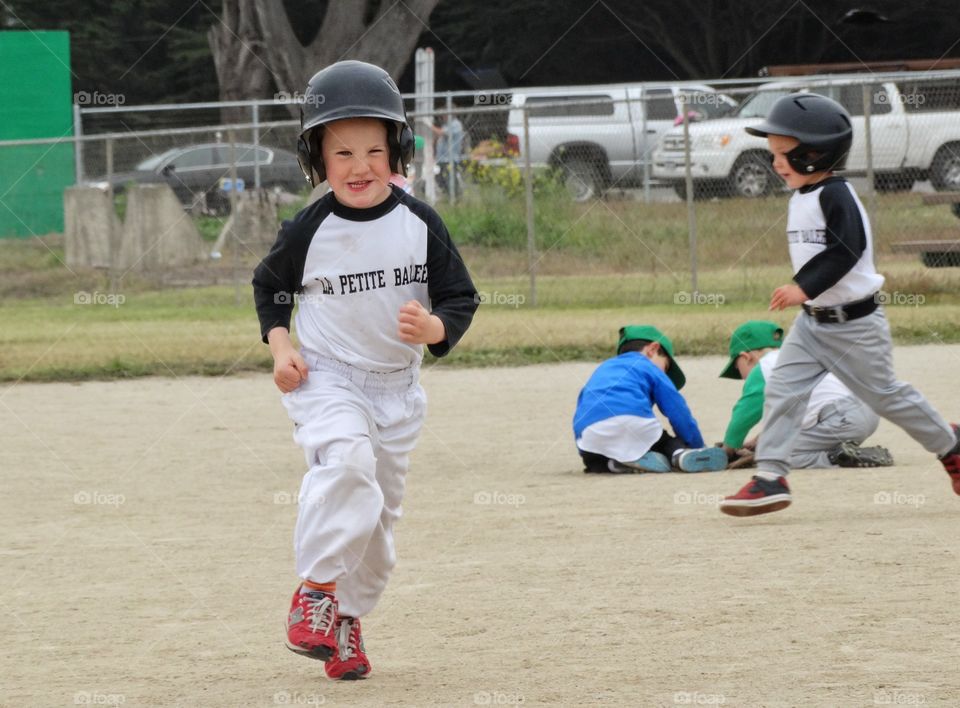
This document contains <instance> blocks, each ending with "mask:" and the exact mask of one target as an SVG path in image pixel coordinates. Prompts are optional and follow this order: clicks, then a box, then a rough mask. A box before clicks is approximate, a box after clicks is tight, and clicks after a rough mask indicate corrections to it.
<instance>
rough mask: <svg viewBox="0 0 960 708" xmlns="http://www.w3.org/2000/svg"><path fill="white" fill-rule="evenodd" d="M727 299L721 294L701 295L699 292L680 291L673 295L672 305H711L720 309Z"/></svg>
mask: <svg viewBox="0 0 960 708" xmlns="http://www.w3.org/2000/svg"><path fill="white" fill-rule="evenodd" d="M726 301H727V298H726V296H725V295H724V294H723V293H702V292H700V291H699V290H694V291H693V292H687V291H686V290H681V291H679V292H675V293H674V294H673V304H674V305H712V306H713V307H720V306H721V305H723V304H724V303H726Z"/></svg>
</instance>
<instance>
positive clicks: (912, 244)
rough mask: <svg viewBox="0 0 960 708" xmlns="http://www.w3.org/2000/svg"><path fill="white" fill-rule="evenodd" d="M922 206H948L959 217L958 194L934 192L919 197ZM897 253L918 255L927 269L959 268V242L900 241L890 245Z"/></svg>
mask: <svg viewBox="0 0 960 708" xmlns="http://www.w3.org/2000/svg"><path fill="white" fill-rule="evenodd" d="M921 201H922V202H923V203H924V204H950V205H951V207H950V208H951V209H952V210H953V213H954V214H956V215H957V216H958V217H960V192H935V193H933V194H924V195H923V196H922V197H921ZM890 248H891V250H893V251H894V252H897V253H919V254H920V260H921V262H922V263H923V264H924V265H925V266H927V267H928V268H945V267H950V266H960V240H956V241H943V240H940V241H900V242H898V243H893V244H890Z"/></svg>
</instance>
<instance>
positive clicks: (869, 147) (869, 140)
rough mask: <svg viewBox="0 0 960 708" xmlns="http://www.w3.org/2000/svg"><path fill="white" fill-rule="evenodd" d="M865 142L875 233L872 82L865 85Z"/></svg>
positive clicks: (874, 229)
mask: <svg viewBox="0 0 960 708" xmlns="http://www.w3.org/2000/svg"><path fill="white" fill-rule="evenodd" d="M862 88H863V142H864V148H865V150H866V152H867V190H868V193H869V195H870V213H869V215H870V225H871V228H872V229H873V233H874V234H876V233H877V185H876V175H875V174H874V171H873V133H872V131H871V130H870V116H871V115H872V114H873V111H872V110H871V108H872V107H871V101H872V97H871V95H870V84H868V83H865V84H864V85H863V87H862Z"/></svg>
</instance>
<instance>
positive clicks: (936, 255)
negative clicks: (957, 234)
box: [890, 239, 960, 268]
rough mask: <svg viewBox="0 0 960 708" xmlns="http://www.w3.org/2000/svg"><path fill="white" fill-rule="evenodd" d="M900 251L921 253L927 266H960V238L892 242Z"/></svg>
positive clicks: (895, 248) (893, 247) (892, 247)
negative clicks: (952, 239) (953, 239)
mask: <svg viewBox="0 0 960 708" xmlns="http://www.w3.org/2000/svg"><path fill="white" fill-rule="evenodd" d="M890 248H891V249H892V250H893V251H896V252H898V253H919V254H920V260H921V262H922V263H923V264H924V265H925V266H927V268H945V267H949V266H960V239H958V240H956V241H900V242H899V243H893V244H890Z"/></svg>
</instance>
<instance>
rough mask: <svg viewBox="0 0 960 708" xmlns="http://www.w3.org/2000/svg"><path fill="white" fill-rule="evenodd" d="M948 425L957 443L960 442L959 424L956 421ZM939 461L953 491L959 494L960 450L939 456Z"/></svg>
mask: <svg viewBox="0 0 960 708" xmlns="http://www.w3.org/2000/svg"><path fill="white" fill-rule="evenodd" d="M950 427H951V428H953V432H954V433H955V434H956V436H957V441H958V444H960V426H958V425H957V424H956V423H951V424H950ZM954 450H956V448H954ZM940 462H942V463H943V469H945V470H946V471H947V474H948V475H950V481H951V482H952V483H953V491H954V493H956V494H960V452H950V453H947V455H946V456H945V457H941V458H940Z"/></svg>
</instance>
